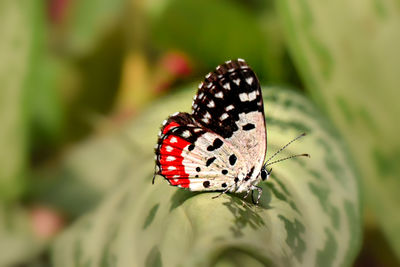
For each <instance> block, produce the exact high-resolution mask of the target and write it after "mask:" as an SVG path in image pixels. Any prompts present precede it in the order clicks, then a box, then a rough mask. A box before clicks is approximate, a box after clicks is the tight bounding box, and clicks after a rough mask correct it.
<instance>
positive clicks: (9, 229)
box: [0, 203, 44, 266]
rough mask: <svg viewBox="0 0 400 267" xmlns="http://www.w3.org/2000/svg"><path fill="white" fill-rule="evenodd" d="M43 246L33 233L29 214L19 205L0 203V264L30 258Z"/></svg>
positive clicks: (5, 264)
mask: <svg viewBox="0 0 400 267" xmlns="http://www.w3.org/2000/svg"><path fill="white" fill-rule="evenodd" d="M43 248H44V241H43V240H40V239H39V238H38V237H37V236H36V235H35V233H34V231H33V228H32V225H31V222H30V218H29V214H28V213H27V211H26V210H24V209H23V208H22V207H21V206H20V205H14V204H12V205H9V204H4V203H0V250H1V257H0V266H15V265H14V264H17V263H18V264H22V263H25V262H27V261H28V260H32V259H34V258H35V256H36V255H37V254H38V253H40V252H41V251H42V250H43Z"/></svg>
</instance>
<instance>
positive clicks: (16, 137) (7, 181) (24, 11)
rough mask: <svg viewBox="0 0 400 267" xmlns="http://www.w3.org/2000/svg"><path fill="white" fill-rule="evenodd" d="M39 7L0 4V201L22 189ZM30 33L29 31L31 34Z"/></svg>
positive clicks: (9, 2) (11, 1)
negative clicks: (29, 96)
mask: <svg viewBox="0 0 400 267" xmlns="http://www.w3.org/2000/svg"><path fill="white" fill-rule="evenodd" d="M42 10H43V5H38V4H37V3H34V2H32V1H23V0H18V1H14V0H6V1H2V2H1V4H0V36H1V40H2V41H1V42H0V58H1V61H0V124H1V127H0V147H1V151H0V199H1V200H4V199H7V200H10V199H15V198H16V197H17V196H19V195H20V193H21V192H22V190H23V188H24V180H25V179H24V176H25V167H26V163H27V145H28V144H27V138H28V131H27V128H28V127H27V116H28V115H27V99H26V92H27V88H28V87H29V83H28V81H29V78H30V75H32V69H33V68H34V67H35V62H34V61H33V60H32V59H33V55H34V53H35V49H36V43H37V39H36V37H35V34H36V32H37V31H40V23H39V22H40V19H41V18H40V15H41V14H42V13H41V12H42ZM32 29H33V30H32Z"/></svg>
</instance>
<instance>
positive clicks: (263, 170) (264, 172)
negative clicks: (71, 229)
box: [261, 169, 268, 181]
mask: <svg viewBox="0 0 400 267" xmlns="http://www.w3.org/2000/svg"><path fill="white" fill-rule="evenodd" d="M267 178H268V172H267V170H265V169H262V170H261V179H262V180H263V181H265V180H267Z"/></svg>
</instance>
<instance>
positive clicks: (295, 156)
mask: <svg viewBox="0 0 400 267" xmlns="http://www.w3.org/2000/svg"><path fill="white" fill-rule="evenodd" d="M297 157H309V158H310V157H311V156H310V154H298V155H293V156H290V157H286V158H283V159H278V160H275V161H273V162H270V163H268V164H265V165H264V167H267V166H269V165H272V164H275V163H278V162H281V161H284V160H287V159H291V158H297ZM271 170H272V169H271Z"/></svg>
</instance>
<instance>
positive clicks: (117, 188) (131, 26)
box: [0, 0, 400, 266]
mask: <svg viewBox="0 0 400 267" xmlns="http://www.w3.org/2000/svg"><path fill="white" fill-rule="evenodd" d="M399 15H400V14H399V5H398V4H397V3H396V1H395V0H374V1H370V2H368V1H367V2H362V1H357V2H345V1H336V2H334V3H328V4H327V3H325V4H322V3H319V2H317V1H313V0H303V1H299V2H290V3H289V1H285V0H282V1H273V0H249V1H245V0H221V1H211V0H191V1H187V0H150V1H145V0H129V1H128V0H116V1H107V0H79V1H78V0H48V1H45V0H39V1H28V0H3V1H2V2H1V3H0V34H1V41H0V55H1V59H2V61H1V62H0V85H1V86H0V123H1V126H0V146H1V148H2V150H1V151H0V247H1V249H2V253H1V255H0V266H15V265H16V264H20V265H23V266H25V265H27V266H47V265H48V266H50V264H51V263H50V262H49V257H48V256H49V254H52V257H53V260H54V263H55V264H56V265H64V266H71V265H72V266H73V265H80V264H81V265H83V264H92V265H96V263H101V264H103V265H104V266H114V265H115V264H122V263H126V262H129V264H127V265H131V262H130V261H131V257H133V256H135V254H133V253H132V249H131V248H132V247H135V248H136V249H137V251H141V252H142V254H140V255H139V254H138V255H136V256H137V257H136V258H135V260H136V261H133V262H139V263H140V264H142V265H143V264H145V266H160V264H163V265H174V264H175V263H177V262H179V260H183V258H182V255H181V254H179V255H178V254H176V253H177V249H176V248H175V246H177V245H179V244H180V245H182V246H184V245H185V244H191V243H193V246H188V247H189V248H187V249H185V250H183V251H186V252H187V255H192V254H191V253H193V251H194V250H195V249H197V250H196V251H199V254H198V255H197V256H193V257H190V258H189V256H188V258H185V262H187V263H188V264H189V263H190V264H195V263H196V262H198V263H200V262H201V263H210V264H214V265H216V266H261V265H265V264H285V263H288V262H289V263H293V264H294V265H303V266H312V265H316V266H337V265H342V266H349V265H352V262H353V260H354V258H355V256H356V254H357V253H358V250H359V245H360V244H359V242H360V235H361V232H362V230H361V229H362V228H361V227H359V221H360V214H361V212H362V209H361V204H362V203H360V200H359V199H358V197H359V195H360V192H359V188H358V187H357V180H356V178H355V176H356V175H355V172H354V167H355V164H353V158H354V162H355V163H357V167H358V169H359V171H360V173H361V177H362V182H363V183H364V184H365V188H366V193H365V194H364V198H365V199H366V203H367V204H368V207H367V209H366V211H367V212H366V214H367V216H366V218H365V220H364V228H363V230H364V244H363V250H362V252H361V254H360V255H359V258H358V260H357V262H356V264H355V265H356V266H364V265H365V264H366V263H367V264H370V265H371V266H384V265H386V266H396V265H399V262H398V260H396V258H395V257H394V256H393V253H392V251H395V252H396V254H397V256H398V259H399V258H400V257H399V255H400V242H399V240H400V230H399V225H400V217H399V215H398V212H397V210H396V208H397V205H398V204H399V203H400V199H399V197H398V196H397V195H396V189H397V188H399V187H400V184H399V181H398V179H396V178H397V177H398V176H399V174H400V170H399V167H398V166H399V165H398V161H399V155H400V153H399V151H400V148H399V145H400V142H399V141H398V138H397V133H398V132H399V130H400V128H399V127H398V123H397V120H396V116H398V114H400V112H399V111H400V110H399V108H398V105H396V103H395V101H396V100H397V98H396V96H397V93H396V92H397V87H396V86H397V85H398V84H400V83H399V78H398V75H396V74H397V73H396V71H397V69H398V67H399V64H400V58H399V54H398V53H397V52H396V49H397V47H399V45H400V43H399V40H400V38H399V34H400V31H399V28H400V27H399V26H400V25H399V24H400V23H399V19H400V16H399ZM289 50H290V51H289ZM289 52H290V53H289ZM238 57H240V58H244V59H246V61H248V63H249V64H250V65H251V66H252V67H253V68H254V70H255V72H256V73H257V75H258V77H259V78H260V80H261V81H262V83H263V84H269V85H271V84H277V85H279V86H278V87H275V88H272V89H268V90H266V91H265V94H266V95H265V98H266V101H267V102H268V105H267V107H266V108H267V123H268V131H269V133H271V134H270V135H269V136H270V137H271V138H270V139H269V148H268V149H269V153H270V152H271V151H274V150H276V149H277V148H278V146H279V145H281V144H284V143H285V142H286V141H287V140H288V139H290V138H292V137H293V136H296V135H297V134H298V133H299V132H301V131H307V132H309V133H310V135H309V136H308V137H306V138H305V139H304V140H302V141H301V142H300V143H298V144H297V145H296V149H293V153H294V151H296V152H298V149H299V150H300V151H301V152H308V153H311V154H312V158H311V159H309V160H300V159H299V160H294V161H292V162H289V161H288V162H287V163H284V167H279V168H276V169H277V170H276V169H275V168H274V175H273V177H272V179H271V180H270V181H268V182H267V183H263V184H262V186H263V188H264V194H263V198H262V200H263V203H262V205H261V207H258V208H255V207H252V206H251V207H248V206H242V204H241V201H240V198H239V197H240V196H236V195H226V196H222V197H220V198H218V199H214V200H211V199H210V196H211V195H213V194H212V193H205V194H192V193H189V192H187V191H183V190H177V189H176V188H173V187H168V186H167V185H166V184H165V181H163V180H162V179H159V180H157V184H156V185H155V186H151V185H150V183H149V181H150V175H151V168H152V166H153V165H152V164H153V161H152V157H153V149H152V147H153V144H154V142H155V139H156V133H157V131H158V128H159V124H160V122H161V121H162V120H163V119H164V118H165V117H166V116H167V115H168V114H169V113H173V112H175V111H178V110H180V111H181V110H188V109H189V105H190V103H191V101H190V99H189V98H190V97H191V96H192V95H193V94H194V93H195V91H194V89H195V88H196V86H195V85H192V86H191V88H193V91H192V92H189V91H188V90H186V91H182V92H180V91H179V92H170V91H173V90H175V88H178V87H181V86H182V85H184V87H185V88H188V84H191V83H192V82H194V81H197V82H199V81H201V80H202V79H203V77H204V75H205V74H206V73H207V72H208V71H210V70H213V69H214V68H215V67H216V66H217V65H218V64H220V63H222V62H224V61H226V60H229V59H233V58H238ZM303 82H304V84H305V86H306V89H307V92H308V93H310V96H311V98H312V99H313V100H314V101H315V102H316V103H317V104H318V107H319V108H320V109H319V110H320V111H319V110H318V109H317V108H315V107H314V106H313V105H312V104H311V103H310V102H309V101H308V100H307V99H305V97H303V96H299V95H298V94H297V93H294V92H291V91H286V90H282V89H280V88H282V85H283V86H285V85H289V86H290V87H292V88H296V89H297V90H298V91H302V90H303V84H302V83H303ZM166 94H168V95H171V96H168V97H161V96H162V95H166ZM160 97H161V98H160ZM156 98H160V100H159V101H157V102H154V100H155V99H156ZM321 111H322V112H325V113H326V114H327V115H328V117H330V119H331V120H327V119H325V118H324V117H323V116H322V115H321V114H319V113H321ZM331 121H332V123H331ZM334 128H337V129H338V131H339V132H340V133H341V134H343V136H344V137H345V140H346V141H347V143H346V145H347V146H348V147H349V148H350V151H351V154H352V156H353V157H352V158H348V157H347V152H346V151H347V149H346V147H345V146H346V145H345V146H344V145H343V144H342V141H341V140H340V137H339V136H338V135H337V134H336V133H335V131H334V130H332V129H334ZM288 152H289V151H288ZM332 155H333V156H332ZM299 177H300V178H301V179H298V178H299ZM340 177H341V178H340ZM344 177H346V179H345V178H344ZM195 210H201V212H198V213H197V212H194V211H195ZM210 214H211V215H210ZM184 215H185V216H184ZM210 216H212V217H210ZM182 217H183V218H182ZM209 218H213V220H214V218H215V221H211V222H210V220H209ZM64 219H66V220H64ZM376 219H378V221H379V224H376V223H375V220H376ZM188 220H190V221H188ZM350 220H351V221H350ZM188 222H190V223H193V224H191V227H187V226H188ZM201 222H204V223H201ZM68 223H72V225H71V227H69V226H68V225H67V226H66V227H67V229H66V230H65V232H64V233H62V234H61V236H60V237H58V236H57V233H58V232H57V231H58V230H59V229H60V228H62V227H64V226H65V224H68ZM197 223H199V224H197ZM180 226H182V228H179V227H180ZM167 227H168V228H167ZM40 229H42V230H43V229H45V231H42V232H41V231H40ZM46 229H47V230H48V231H46ZM165 229H170V231H171V233H170V234H168V232H167V233H165ZM382 229H383V232H384V234H385V238H387V239H388V240H389V241H390V242H389V243H387V242H386V240H385V239H384V238H383V236H382V235H381V231H382ZM183 230H184V231H185V233H187V234H188V235H186V236H185V235H182V236H181V235H177V236H172V234H173V233H176V232H179V233H182V231H183ZM149 232H151V233H150V234H149ZM203 233H209V235H208V234H203ZM235 233H236V234H238V233H239V234H242V236H241V237H240V238H237V236H235ZM157 235H158V237H157ZM147 237H149V239H146V238H147ZM150 237H151V238H150ZM216 237H218V238H219V239H218V238H217V239H215V238H216ZM53 238H54V239H55V240H56V243H55V245H52V244H51V243H52V241H53ZM85 238H87V239H85ZM178 241H179V242H181V243H179V242H178ZM172 242H174V243H173V246H172V248H174V249H171V248H170V247H171V243H172ZM185 242H186V243H185ZM210 243H211V245H210ZM206 244H208V247H207V246H206ZM92 245H93V246H92ZM90 246H92V247H90ZM49 248H51V249H52V251H50V250H49ZM127 248H128V249H127ZM64 249H65V251H64V252H62V251H61V250H64ZM261 251H262V252H261ZM166 255H170V257H169V256H166ZM114 256H115V257H114ZM69 263H71V265H69ZM114 263H115V264H114ZM122 265H123V264H122Z"/></svg>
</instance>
